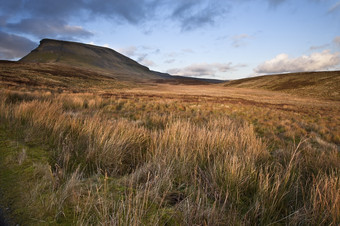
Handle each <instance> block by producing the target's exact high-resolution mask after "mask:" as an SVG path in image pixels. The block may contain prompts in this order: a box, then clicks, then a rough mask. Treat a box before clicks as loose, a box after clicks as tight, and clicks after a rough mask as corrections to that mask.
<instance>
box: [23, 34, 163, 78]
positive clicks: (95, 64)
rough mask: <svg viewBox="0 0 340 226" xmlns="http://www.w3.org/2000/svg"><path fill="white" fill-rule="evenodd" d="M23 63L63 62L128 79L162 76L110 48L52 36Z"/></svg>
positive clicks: (24, 58)
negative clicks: (53, 38)
mask: <svg viewBox="0 0 340 226" xmlns="http://www.w3.org/2000/svg"><path fill="white" fill-rule="evenodd" d="M20 62H25V63H27V62H29V63H56V64H64V65H67V66H72V67H80V68H86V69H91V70H95V71H97V72H105V73H108V75H110V76H112V77H117V78H123V79H128V80H136V79H137V80H143V79H160V78H162V76H161V73H156V72H153V71H150V70H149V68H148V67H145V66H143V65H141V64H139V63H137V62H136V61H134V60H132V59H130V58H128V57H126V56H124V55H122V54H120V53H118V52H116V51H114V50H112V49H110V48H106V47H100V46H94V45H89V44H83V43H77V42H69V41H59V40H52V39H43V40H41V41H40V45H39V46H38V47H37V48H36V49H34V50H33V51H31V53H29V54H28V55H27V56H25V57H23V58H22V59H21V60H20Z"/></svg>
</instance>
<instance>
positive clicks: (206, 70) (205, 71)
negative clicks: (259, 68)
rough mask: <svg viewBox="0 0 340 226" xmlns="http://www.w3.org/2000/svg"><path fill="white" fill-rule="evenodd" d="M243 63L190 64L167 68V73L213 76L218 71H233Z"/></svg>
mask: <svg viewBox="0 0 340 226" xmlns="http://www.w3.org/2000/svg"><path fill="white" fill-rule="evenodd" d="M242 66H244V65H236V66H233V65H232V63H211V64H208V63H201V64H192V65H189V66H186V67H183V68H172V69H169V70H167V73H169V74H172V75H181V76H189V77H204V76H213V77H215V76H216V75H217V74H218V73H223V72H224V73H225V72H228V71H233V70H235V69H236V68H237V67H242Z"/></svg>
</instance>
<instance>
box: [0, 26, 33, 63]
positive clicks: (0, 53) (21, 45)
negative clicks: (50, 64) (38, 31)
mask: <svg viewBox="0 0 340 226" xmlns="http://www.w3.org/2000/svg"><path fill="white" fill-rule="evenodd" d="M0 40H1V41H0V58H1V59H16V58H20V57H22V56H24V55H25V54H27V53H28V52H29V51H31V50H32V49H34V48H35V47H36V46H37V44H36V43H34V42H32V41H30V40H29V39H27V38H24V37H21V36H18V35H11V34H7V33H5V32H1V31H0Z"/></svg>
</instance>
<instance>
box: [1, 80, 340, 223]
mask: <svg viewBox="0 0 340 226" xmlns="http://www.w3.org/2000/svg"><path fill="white" fill-rule="evenodd" d="M84 90H86V89H84V88H83V87H82V90H81V92H78V93H76V92H67V90H64V91H63V92H51V91H47V90H46V91H43V92H42V91H39V92H35V91H34V90H32V89H22V90H20V91H19V90H16V91H14V90H9V89H7V88H6V89H5V88H3V89H2V90H1V91H0V99H1V102H0V122H1V131H2V136H1V144H2V145H1V147H0V148H1V155H0V156H1V160H0V167H1V171H0V183H1V184H3V185H4V186H3V188H2V189H1V190H2V191H1V192H2V193H4V197H7V198H5V199H4V201H3V202H1V204H2V206H6V207H9V208H10V213H9V214H10V215H11V216H12V217H13V219H15V220H16V222H18V223H19V224H21V223H23V222H29V224H32V225H35V224H84V225H92V224H103V225H244V224H245V225H271V224H275V225H286V224H293V225H296V224H312V225H337V224H339V223H340V102H339V101H335V100H325V99H318V98H311V97H300V96H294V95H290V94H284V93H280V92H273V91H264V90H259V89H256V90H255V89H245V88H232V87H223V86H221V85H218V84H217V85H197V86H189V85H170V84H151V83H150V84H145V85H143V86H141V85H140V86H134V87H130V88H124V87H123V88H118V89H102V90H101V89H100V88H96V90H91V92H85V91H84ZM4 134H7V135H5V136H3V135H4ZM4 144H6V145H5V146H4ZM23 175H24V176H23ZM18 185H19V187H21V188H22V189H24V190H25V191H26V192H23V191H22V190H20V189H9V188H11V187H15V186H18ZM10 197H17V198H13V199H12V198H10ZM28 204H29V205H28ZM29 206H31V207H32V208H31V207H29Z"/></svg>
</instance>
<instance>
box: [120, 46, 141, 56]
mask: <svg viewBox="0 0 340 226" xmlns="http://www.w3.org/2000/svg"><path fill="white" fill-rule="evenodd" d="M118 52H120V53H121V54H123V55H125V56H129V57H132V56H135V55H136V52H137V47H136V46H129V47H125V48H121V49H118Z"/></svg>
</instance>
